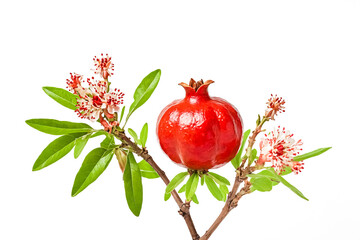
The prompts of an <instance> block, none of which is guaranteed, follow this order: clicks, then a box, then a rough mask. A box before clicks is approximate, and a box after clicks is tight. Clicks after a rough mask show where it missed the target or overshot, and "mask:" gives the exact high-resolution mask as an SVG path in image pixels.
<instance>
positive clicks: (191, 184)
mask: <svg viewBox="0 0 360 240" xmlns="http://www.w3.org/2000/svg"><path fill="white" fill-rule="evenodd" d="M198 184H199V175H198V174H197V173H196V172H194V173H193V174H191V176H190V178H189V180H188V181H187V183H186V191H185V196H186V200H188V201H190V199H191V198H192V197H193V196H194V194H195V192H196V189H197V186H198Z"/></svg>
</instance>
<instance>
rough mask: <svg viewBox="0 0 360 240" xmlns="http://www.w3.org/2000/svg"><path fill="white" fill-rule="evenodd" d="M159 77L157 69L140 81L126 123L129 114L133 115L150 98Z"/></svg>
mask: <svg viewBox="0 0 360 240" xmlns="http://www.w3.org/2000/svg"><path fill="white" fill-rule="evenodd" d="M160 75H161V71H160V69H157V70H155V71H153V72H151V73H149V75H147V76H146V77H145V78H144V79H143V80H142V81H141V83H140V84H139V86H138V87H137V88H136V90H135V92H134V102H133V103H132V104H131V106H130V109H129V113H128V115H127V116H126V122H127V120H128V119H129V117H130V116H131V114H133V112H134V111H135V110H136V109H138V108H139V107H140V106H142V105H143V104H144V103H145V102H146V101H147V100H148V99H149V98H150V96H151V94H152V93H153V92H154V90H155V88H156V86H157V85H158V83H159V80H160Z"/></svg>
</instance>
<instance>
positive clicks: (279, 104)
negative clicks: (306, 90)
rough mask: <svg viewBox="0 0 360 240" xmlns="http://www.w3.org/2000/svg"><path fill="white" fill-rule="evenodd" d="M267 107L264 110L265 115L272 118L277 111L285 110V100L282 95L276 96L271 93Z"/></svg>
mask: <svg viewBox="0 0 360 240" xmlns="http://www.w3.org/2000/svg"><path fill="white" fill-rule="evenodd" d="M266 104H267V109H266V112H265V116H266V117H268V118H270V119H271V120H274V116H276V115H277V114H278V113H282V112H285V106H284V104H285V100H284V99H283V98H282V97H278V96H277V95H272V94H271V97H270V98H269V99H268V101H267V103H266Z"/></svg>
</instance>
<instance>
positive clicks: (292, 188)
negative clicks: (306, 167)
mask: <svg viewBox="0 0 360 240" xmlns="http://www.w3.org/2000/svg"><path fill="white" fill-rule="evenodd" d="M279 181H280V182H281V183H282V184H284V185H285V186H286V187H288V188H289V189H290V190H291V191H293V192H294V193H295V194H296V195H298V196H299V197H301V198H303V199H305V200H307V201H309V199H307V198H306V197H305V196H304V194H302V192H300V190H299V189H297V188H296V187H294V186H293V185H291V184H290V183H289V182H288V181H286V180H285V178H283V177H282V176H279Z"/></svg>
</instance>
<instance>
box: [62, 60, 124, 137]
mask: <svg viewBox="0 0 360 240" xmlns="http://www.w3.org/2000/svg"><path fill="white" fill-rule="evenodd" d="M101 55H103V54H101ZM94 61H95V66H96V69H95V70H94V73H95V74H99V75H100V77H101V78H102V79H101V80H96V79H95V78H94V77H92V78H91V79H90V78H88V79H87V80H86V81H85V80H84V79H83V76H81V75H79V74H76V73H70V79H67V80H66V83H67V89H68V90H69V91H70V92H72V93H74V94H76V95H78V96H79V98H78V100H77V109H76V110H75V112H76V113H77V114H78V116H79V117H80V118H85V119H89V120H91V121H97V120H99V121H100V123H101V124H102V125H103V126H104V128H105V130H106V131H111V128H112V127H113V126H115V125H118V122H116V121H115V120H114V119H113V118H114V113H115V112H117V111H119V105H120V104H122V103H123V97H124V93H122V92H121V91H120V90H119V89H117V88H115V89H114V90H111V89H110V87H109V85H110V83H109V81H108V77H109V76H110V75H112V73H111V71H112V70H113V67H114V64H113V63H112V62H111V57H109V56H108V55H107V54H106V57H105V58H97V57H95V58H94ZM103 114H104V116H103ZM104 117H105V118H106V119H107V120H105V118H104Z"/></svg>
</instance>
